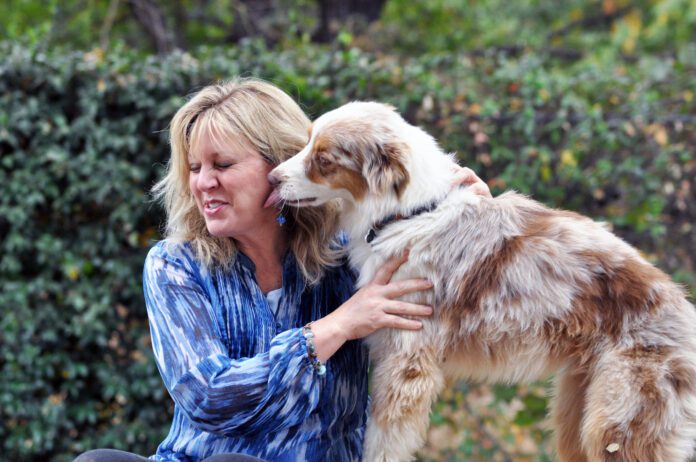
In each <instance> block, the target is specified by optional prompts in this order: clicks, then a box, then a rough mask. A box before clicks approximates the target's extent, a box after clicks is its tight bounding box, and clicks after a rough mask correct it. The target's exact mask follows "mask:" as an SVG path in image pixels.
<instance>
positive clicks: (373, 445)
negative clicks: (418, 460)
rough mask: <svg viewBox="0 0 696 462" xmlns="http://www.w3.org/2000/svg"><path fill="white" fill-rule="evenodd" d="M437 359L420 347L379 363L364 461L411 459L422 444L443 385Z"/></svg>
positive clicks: (374, 373)
mask: <svg viewBox="0 0 696 462" xmlns="http://www.w3.org/2000/svg"><path fill="white" fill-rule="evenodd" d="M438 359H439V358H438V356H437V354H436V353H435V352H434V351H432V349H428V348H425V347H423V348H420V349H415V350H413V351H411V352H405V351H400V352H399V353H398V354H393V355H385V356H383V357H382V358H380V359H379V360H378V362H377V364H376V365H375V369H374V372H373V377H372V415H371V417H370V420H369V422H368V426H367V433H366V435H365V455H364V458H363V460H364V461H366V462H386V461H389V462H392V461H394V462H396V461H407V460H411V459H412V458H413V455H414V453H415V452H416V451H417V450H418V449H419V448H420V447H421V446H422V445H423V443H424V441H425V435H426V432H427V429H428V424H429V423H430V408H431V405H432V403H433V401H434V400H435V398H436V396H437V394H438V393H439V392H440V391H441V390H442V387H443V386H444V378H443V374H442V370H441V368H440V365H439V361H438Z"/></svg>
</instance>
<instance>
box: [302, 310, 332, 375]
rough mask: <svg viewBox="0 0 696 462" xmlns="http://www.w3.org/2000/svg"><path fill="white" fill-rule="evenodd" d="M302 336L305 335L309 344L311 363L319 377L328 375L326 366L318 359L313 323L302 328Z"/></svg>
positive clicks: (308, 351) (308, 352)
mask: <svg viewBox="0 0 696 462" xmlns="http://www.w3.org/2000/svg"><path fill="white" fill-rule="evenodd" d="M302 335H304V337H305V340H306V342H307V354H308V355H309V362H310V363H311V364H312V368H313V369H314V370H315V371H316V373H317V375H324V374H326V366H325V365H323V364H322V363H321V361H319V358H317V348H316V346H315V345H314V332H312V323H311V322H309V323H307V324H306V325H305V326H304V327H303V328H302Z"/></svg>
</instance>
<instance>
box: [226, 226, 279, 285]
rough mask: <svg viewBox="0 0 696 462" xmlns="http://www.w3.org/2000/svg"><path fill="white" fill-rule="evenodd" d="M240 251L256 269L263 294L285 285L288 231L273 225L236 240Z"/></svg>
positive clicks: (257, 279) (257, 280)
mask: <svg viewBox="0 0 696 462" xmlns="http://www.w3.org/2000/svg"><path fill="white" fill-rule="evenodd" d="M235 240H236V241H237V246H238V248H239V250H240V251H241V252H242V253H244V255H246V256H247V257H249V259H251V261H252V262H253V263H254V266H255V267H256V282H257V283H258V285H259V288H260V289H261V291H262V292H263V293H267V292H269V291H271V290H274V289H278V288H280V287H281V286H282V283H283V256H284V255H285V253H286V252H287V250H288V246H289V243H288V237H287V233H286V230H285V229H283V228H281V227H280V226H278V224H277V223H275V222H274V223H273V225H271V226H270V227H268V228H265V229H263V230H261V231H259V232H256V233H254V234H253V235H251V236H244V237H240V238H237V239H235Z"/></svg>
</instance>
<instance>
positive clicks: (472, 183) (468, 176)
mask: <svg viewBox="0 0 696 462" xmlns="http://www.w3.org/2000/svg"><path fill="white" fill-rule="evenodd" d="M456 169H457V170H456V172H455V175H454V181H453V182H452V183H453V184H452V185H453V186H468V187H469V190H470V191H471V192H473V193H474V194H478V195H479V196H485V197H493V196H492V195H491V190H490V189H489V188H488V185H487V184H486V183H484V182H483V180H482V179H481V178H479V176H478V175H477V174H476V173H475V172H474V171H473V170H471V169H470V168H469V167H456Z"/></svg>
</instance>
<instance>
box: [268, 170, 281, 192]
mask: <svg viewBox="0 0 696 462" xmlns="http://www.w3.org/2000/svg"><path fill="white" fill-rule="evenodd" d="M267 178H268V182H269V183H270V184H271V187H272V188H275V187H276V186H278V185H279V184H280V182H281V179H280V177H279V176H278V175H277V174H275V173H273V172H271V173H269V174H268V177H267Z"/></svg>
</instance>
